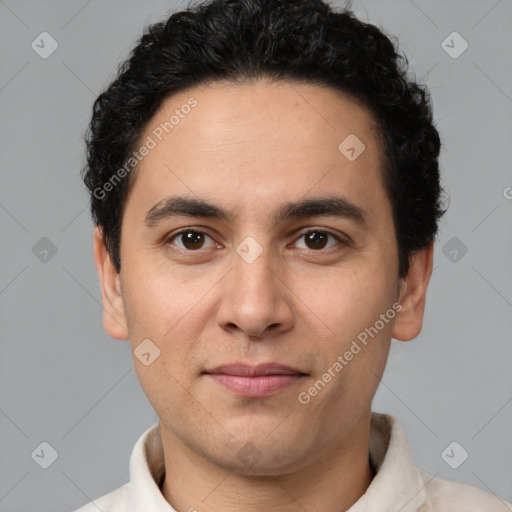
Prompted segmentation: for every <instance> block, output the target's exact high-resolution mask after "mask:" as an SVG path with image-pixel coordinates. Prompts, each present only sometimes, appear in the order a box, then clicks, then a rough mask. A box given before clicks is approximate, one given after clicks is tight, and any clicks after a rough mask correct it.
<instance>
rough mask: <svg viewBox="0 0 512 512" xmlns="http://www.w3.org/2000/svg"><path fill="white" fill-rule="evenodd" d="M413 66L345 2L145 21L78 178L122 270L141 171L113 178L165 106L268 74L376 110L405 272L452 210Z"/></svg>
mask: <svg viewBox="0 0 512 512" xmlns="http://www.w3.org/2000/svg"><path fill="white" fill-rule="evenodd" d="M407 64H408V63H407V58H406V57H405V56H401V55H399V54H398V53H397V50H396V48H395V46H394V44H393V43H392V42H391V40H390V39H389V38H388V37H387V36H386V35H384V34H383V33H382V32H381V31H380V30H379V29H378V28H377V27H376V26H374V25H371V24H368V23H364V22H362V21H360V20H358V19H357V18H356V17H355V15H354V14H353V12H352V11H351V10H350V8H349V7H344V8H343V9H340V10H338V11H335V10H334V9H333V8H332V7H331V6H330V5H328V4H326V3H325V2H324V1H322V0H209V1H207V2H203V3H199V4H196V5H193V6H189V7H188V8H187V9H186V10H185V11H182V12H177V13H174V14H172V15H171V16H170V17H169V18H168V20H167V21H162V22H159V23H155V24H153V25H150V26H149V27H147V28H146V30H145V31H144V33H143V35H142V37H141V38H140V40H139V41H138V44H137V45H136V46H135V48H134V49H133V50H132V51H131V54H130V57H129V58H128V59H127V60H126V61H124V62H123V63H122V64H120V66H119V69H118V74H117V77H116V79H115V80H114V81H113V82H112V83H111V84H110V85H109V86H108V88H106V90H105V91H104V92H103V93H102V94H101V95H100V96H99V97H98V98H97V99H96V101H95V103H94V107H93V115H92V120H91V122H90V125H89V127H88V130H87V134H86V149H87V164H86V166H85V167H84V168H83V170H82V177H83V180H84V182H85V184H86V186H87V187H88V189H89V192H90V194H91V211H92V217H93V220H94V223H95V224H96V225H97V226H99V227H101V229H102V232H103V237H104V241H105V244H106V246H107V249H108V252H109V254H110V257H111V259H112V261H113V263H114V265H115V267H116V269H117V271H118V272H119V271H120V268H121V260H120V244H121V222H122V217H123V208H124V204H125V203H126V198H127V193H128V191H129V190H130V187H131V186H132V183H133V176H134V174H135V172H132V173H130V174H129V176H128V179H118V180H117V182H115V183H113V178H116V176H114V174H115V173H116V172H118V170H120V169H122V168H124V169H125V170H126V162H127V161H128V160H129V159H130V156H131V155H132V154H133V152H134V150H135V148H136V147H137V143H138V141H139V139H140V137H141V135H142V133H143V131H144V129H145V127H146V125H147V123H148V122H149V120H150V119H151V118H152V116H153V115H154V114H155V113H156V111H157V109H158V108H159V107H160V106H161V104H162V102H163V101H164V100H165V99H166V98H168V97H169V96H171V95H172V94H174V93H178V92H181V91H183V90H186V89H188V88H191V87H194V86H197V85H207V84H208V83H212V82H214V81H221V80H222V81H226V80H227V81H230V82H232V83H243V82H247V81H250V80H256V79H259V78H270V79H271V80H276V81H278V80H284V81H285V80H289V81H301V82H308V83H311V84H318V85H322V86H328V87H332V88H333V89H335V90H339V91H342V92H344V93H347V94H349V95H351V96H352V97H353V98H355V99H357V100H359V101H361V102H362V103H363V104H364V105H366V107H367V108H369V110H370V111H371V112H372V113H373V115H374V117H375V120H376V121H377V124H378V126H379V135H380V137H379V141H380V143H381V147H382V153H383V155H382V156H383V158H382V160H383V168H382V173H383V178H384V180H383V182H384V184H385V188H386V192H387V194H388V197H389V198H390V201H391V204H392V209H393V212H392V213H393V219H394V226H395V233H396V240H397V247H398V259H399V262H398V268H399V271H398V272H399V276H398V277H399V278H404V277H405V276H406V275H407V272H408V269H409V263H410V261H409V260H410V257H411V255H413V254H414V252H416V251H417V250H420V249H422V248H424V247H426V246H427V245H428V244H429V243H430V242H432V241H434V238H435V235H436V233H437V230H438V221H439V219H440V218H441V217H442V215H443V214H444V213H445V211H446V210H444V209H443V208H442V204H441V196H442V193H443V189H442V187H441V185H440V176H439V166H438V156H439V150H440V145H441V144H440V138H439V134H438V132H437V130H436V128H435V127H434V123H433V116H432V109H431V105H430V96H429V94H428V91H427V90H426V88H425V86H422V85H420V84H418V83H416V82H415V81H414V80H412V79H408V77H407V76H406V75H407ZM132 160H133V159H132ZM134 169H135V166H134ZM125 172H126V171H125ZM122 174H125V173H122ZM117 178H119V174H118V176H117ZM107 192H108V193H107Z"/></svg>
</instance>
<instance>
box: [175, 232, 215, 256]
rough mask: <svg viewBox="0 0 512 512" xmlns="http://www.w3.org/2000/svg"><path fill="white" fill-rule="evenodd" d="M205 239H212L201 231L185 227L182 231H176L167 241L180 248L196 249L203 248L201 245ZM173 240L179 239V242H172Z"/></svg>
mask: <svg viewBox="0 0 512 512" xmlns="http://www.w3.org/2000/svg"><path fill="white" fill-rule="evenodd" d="M207 239H210V240H212V239H211V237H209V236H208V235H207V234H206V233H203V232H202V231H194V230H191V229H187V230H184V231H180V232H179V233H176V234H175V235H174V236H173V237H172V238H171V239H170V240H169V242H171V243H173V245H176V246H177V247H179V248H180V249H185V250H188V251H195V250H198V249H203V248H204V247H203V246H204V244H205V242H206V240H207ZM174 241H180V242H181V244H179V243H174ZM212 241H213V240H212Z"/></svg>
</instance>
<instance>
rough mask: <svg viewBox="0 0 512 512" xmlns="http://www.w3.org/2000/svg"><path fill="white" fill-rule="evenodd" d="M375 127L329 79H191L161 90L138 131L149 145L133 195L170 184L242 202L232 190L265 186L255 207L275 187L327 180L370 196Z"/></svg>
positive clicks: (316, 186)
mask: <svg viewBox="0 0 512 512" xmlns="http://www.w3.org/2000/svg"><path fill="white" fill-rule="evenodd" d="M376 135H377V128H376V124H375V121H374V118H373V116H372V115H371V113H370V112H369V110H368V109H367V108H366V107H365V106H363V105H362V104H360V103H359V102H357V101H356V100H354V99H353V98H351V97H349V96H348V95H345V94H343V93H340V92H338V91H336V90H334V89H331V88H327V87H320V86H317V85H313V84H308V83H300V82H265V81H259V82H251V83H245V84H232V83H226V82H215V83H212V84H208V85H206V86H199V87H194V88H191V89H188V90H187V91H182V92H180V93H178V94H175V95H172V96H171V97H169V98H167V99H166V100H165V101H164V102H163V104H162V105H161V107H160V109H159V110H158V111H157V113H156V114H155V115H154V117H153V118H152V119H151V121H150V122H149V123H148V124H147V126H146V128H145V130H144V133H143V135H142V137H141V139H140V140H141V142H142V143H144V142H145V141H148V140H150V139H151V141H152V144H151V145H152V146H153V147H152V149H151V150H150V151H149V153H148V154H147V155H146V156H145V157H144V158H143V159H142V160H141V161H140V163H139V165H138V168H137V169H136V171H135V172H136V174H135V180H134V181H135V183H134V185H133V190H132V192H131V193H130V195H132V194H134V195H137V196H138V197H140V198H141V200H142V202H146V203H148V204H149V203H152V204H154V203H156V202H158V201H159V200H161V199H163V198H164V197H165V196H167V195H170V194H171V193H173V194H178V193H184V192H185V193H187V194H188V195H196V196H201V197H202V198H205V199H206V198H210V199H215V198H216V197H219V196H223V197H224V200H225V204H226V203H231V205H232V206H233V208H240V207H241V205H240V204H237V199H240V198H242V197H243V198H244V200H245V202H246V205H247V206H249V205H250V204H251V200H252V199H254V201H257V200H258V194H259V193H260V192H263V191H264V194H263V196H265V197H263V196H262V197H259V200H260V211H261V206H263V204H264V203H265V200H267V201H268V203H269V204H271V203H272V202H274V201H275V200H276V198H277V196H279V197H281V198H282V200H283V202H284V201H285V200H290V199H298V198H299V197H301V196H304V195H306V194H307V193H308V191H311V193H313V195H316V196H318V195H319V194H320V195H322V194H325V193H327V192H332V190H333V187H334V188H338V189H339V190H340V191H342V192H343V191H345V192H350V194H351V195H352V199H354V200H357V199H358V198H359V200H360V201H362V202H367V203H368V201H369V202H371V199H370V198H369V197H366V198H364V197H363V196H364V195H366V196H369V195H371V192H372V191H373V194H374V196H375V197H374V198H373V199H375V200H377V199H379V198H378V197H377V196H379V195H380V200H382V199H383V197H382V195H383V194H385V192H384V190H383V187H382V178H381V160H382V158H381V153H380V147H379V144H378V141H377V136H376ZM354 157H356V158H354ZM271 189H273V190H276V194H277V195H276V196H272V194H269V190H271ZM365 189H366V193H363V192H364V190H365ZM278 192H279V193H278ZM283 194H284V195H285V196H286V197H283ZM358 196H359V197H358ZM152 204H151V205H152ZM367 206H369V205H367ZM367 209H370V208H367Z"/></svg>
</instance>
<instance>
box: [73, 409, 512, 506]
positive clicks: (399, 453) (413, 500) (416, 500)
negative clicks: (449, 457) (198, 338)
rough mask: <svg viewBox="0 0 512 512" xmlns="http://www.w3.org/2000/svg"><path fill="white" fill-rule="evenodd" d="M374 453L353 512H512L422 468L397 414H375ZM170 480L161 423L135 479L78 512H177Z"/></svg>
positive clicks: (137, 458)
mask: <svg viewBox="0 0 512 512" xmlns="http://www.w3.org/2000/svg"><path fill="white" fill-rule="evenodd" d="M369 451H370V459H371V461H372V464H373V467H374V468H375V470H376V475H375V477H374V478H373V480H372V482H371V484H370V486H369V487H368V489H367V490H366V492H365V494H364V495H363V496H361V498H359V500H357V502H356V503H354V504H353V505H352V507H350V509H349V510H348V511H347V512H399V511H400V512H505V511H507V510H509V511H512V505H510V504H509V503H506V502H505V501H503V500H502V499H500V498H498V497H497V496H495V495H493V494H490V493H487V492H485V491H483V490H481V489H478V488H476V487H472V486H470V485H466V484H461V483H457V482H452V481H448V480H441V479H439V478H435V477H432V476H430V475H429V474H427V473H425V472H424V471H422V470H421V469H419V468H417V467H416V466H415V465H414V462H413V458H412V451H411V448H410V446H409V443H408V441H407V437H406V435H405V432H404V431H403V429H402V427H401V426H400V424H399V423H398V421H397V420H396V419H395V418H393V417H392V416H389V415H387V414H379V413H372V423H371V431H370V447H369ZM164 476H165V463H164V452H163V447H162V440H161V437H160V430H159V428H158V423H156V424H155V425H153V426H152V427H150V428H149V429H147V430H146V431H145V432H144V433H143V434H142V436H141V437H140V438H139V439H138V440H137V442H136V444H135V446H134V448H133V452H132V456H131V459H130V480H131V481H130V482H128V483H126V484H124V485H123V486H121V487H119V488H118V489H116V490H114V491H112V492H110V493H108V494H105V495H104V496H101V497H100V498H97V499H96V500H94V502H90V503H88V504H86V505H84V506H83V507H81V508H80V509H78V510H76V511H75V512H98V510H101V511H102V512H176V511H175V509H174V508H172V506H171V505H170V504H169V503H168V502H167V501H166V500H165V498H164V496H163V494H162V492H161V491H160V486H161V485H162V483H163V479H164Z"/></svg>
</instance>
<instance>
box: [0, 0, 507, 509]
mask: <svg viewBox="0 0 512 512" xmlns="http://www.w3.org/2000/svg"><path fill="white" fill-rule="evenodd" d="M183 6H185V2H172V1H162V0H160V1H156V0H153V1H145V2H141V1H133V0H132V1H123V2H121V1H117V0H116V1H114V0H108V1H102V2H100V1H99V0H92V1H91V0H90V1H86V0H85V1H84V0H74V1H70V0H68V1H66V2H64V1H58V2H56V1H45V2H42V1H22V0H18V1H15V0H5V1H1V2H0V17H1V18H0V19H1V21H0V41H1V46H0V55H1V79H0V109H1V115H2V123H1V124H0V140H1V156H2V158H1V161H0V165H1V167H2V171H1V187H0V225H1V230H2V243H1V246H0V251H1V253H0V257H1V266H0V315H1V317H0V320H1V358H0V433H1V436H0V441H1V452H0V461H1V468H0V512H7V511H9V512H15V511H24V512H28V511H35V510H38V511H41V512H43V511H44V512H50V511H51V512H69V511H71V510H73V509H74V508H76V507H78V506H79V505H81V504H83V503H85V502H87V501H89V499H91V498H96V497H98V496H100V495H102V494H104V493H106V492H109V491H111V490H113V489H114V488H116V487H118V486H120V485H122V484H123V483H125V482H126V481H128V479H129V465H128V464H129V458H130V455H131V450H132V447H133V444H134V443H135V441H136V439H137V438H138V437H139V435H140V434H141V433H142V432H143V431H144V430H145V429H146V428H148V427H149V426H150V425H151V424H153V423H155V422H156V421H157V417H156V415H155V413H154V411H153V410H152V408H151V406H150V405H149V404H148V402H147V400H146V397H145V395H144V393H143V391H142V390H141V388H140V386H139V384H138V381H137V378H136V375H135V373H134V370H133V363H132V359H131V354H130V347H129V343H128V342H118V341H115V340H112V339H110V338H109V337H108V336H107V335H106V334H105V333H104V331H103V328H102V315H101V313H102V311H101V305H100V300H101V299H100V297H101V296H100V289H99V284H98V279H97V275H96V271H95V268H94V263H93V256H92V224H91V221H90V219H89V212H88V197H87V195H86V192H85V189H84V186H83V185H82V183H81V180H80V177H79V169H80V167H81V166H82V165H83V163H84V148H83V143H82V139H81V137H82V135H83V132H84V130H85V128H86V126H87V122H88V120H89V118H90V113H91V106H92V102H93V100H94V99H95V97H96V96H97V95H98V93H99V92H100V91H101V89H102V88H103V87H104V86H105V85H106V84H107V83H108V82H109V81H110V80H111V79H112V78H113V76H114V72H115V69H116V66H117V64H118V62H120V60H121V59H124V58H125V57H126V56H127V55H128V51H129V49H130V48H131V47H132V45H133V43H134V42H135V40H136V38H137V37H139V36H140V35H141V33H142V30H143V27H144V26H146V25H147V24H148V23H152V22H155V21H159V20H161V19H163V18H165V15H166V12H167V11H168V10H175V9H177V8H178V7H183ZM353 7H354V10H355V12H356V14H358V15H359V16H360V17H361V18H363V19H369V20H370V21H371V22H372V23H374V24H376V25H378V26H381V27H383V28H384V29H385V31H386V32H387V33H388V34H396V35H397V37H398V39H399V42H400V44H401V48H402V50H403V51H404V52H405V53H406V54H407V56H408V57H409V60H410V64H411V67H412V68H413V70H414V71H415V73H416V76H417V77H418V78H420V79H423V80H424V81H425V82H426V83H427V85H428V86H429V87H430V89H431V92H432V95H433V101H434V108H435V115H436V118H437V120H438V127H439V130H440V133H441V137H442V139H443V143H444V148H443V152H442V157H441V165H442V171H443V174H444V178H443V185H444V187H445V188H446V190H447V192H448V194H449V195H450V199H451V203H450V208H449V212H448V214H447V216H446V218H445V220H444V222H443V224H442V225H441V233H440V236H439V240H438V243H437V246H436V251H435V256H434V258H435V260H434V265H435V271H434V273H433V275H432V279H431V284H430V288H429V292H428V296H427V307H426V317H425V322H424V327H423V331H422V333H421V335H420V336H419V337H418V338H417V339H416V340H415V341H412V342H409V343H400V342H397V341H393V346H392V354H391V357H390V359H389V362H388V367H387V370H386V373H385V375H384V379H383V382H382V384H381V386H380V388H379V391H378V393H377V396H376V399H375V403H374V409H375V410H377V411H382V412H389V413H391V414H394V415H395V416H396V417H398V418H399V420H400V421H401V423H402V425H403V426H404V428H405V430H406V432H407V434H408V436H409V439H410V441H411V444H412V448H413V452H414V456H415V460H416V463H417V465H418V466H420V467H421V468H423V469H424V470H425V471H427V472H429V473H431V474H433V475H437V476H438V477H441V478H447V479H452V480H458V481H464V482H468V483H470V484H472V485H476V486H478V487H481V488H483V489H487V490H489V491H491V492H494V493H496V494H498V495H500V496H502V497H503V498H504V499H507V500H509V501H512V483H511V482H512V470H511V465H510V461H511V460H512V438H511V425H512V379H511V375H512V364H511V361H512V343H511V341H512V340H511V338H512V336H511V332H512V314H511V312H512V286H511V283H512V265H511V262H512V257H511V256H512V236H511V233H512V230H511V228H512V225H511V224H512V222H511V219H512V200H511V199H507V197H506V195H508V197H511V196H512V189H510V188H507V187H512V173H511V161H512V144H511V142H512V115H511V114H512V67H511V64H510V63H511V61H512V59H511V54H512V51H511V48H512V33H511V31H510V27H511V26H512V2H511V1H510V0H501V1H496V0H485V1H484V0H481V1H476V0H474V1H467V0H465V1H462V0H460V1H450V2H445V1H441V0H437V1H427V0H415V1H412V0H394V1H389V0H388V1H386V2H382V1H377V0H372V1H370V0H367V1H365V2H362V1H356V2H354V6H353ZM43 31H47V32H49V33H50V34H51V36H52V37H53V38H55V40H56V41H57V42H58V44H59V46H58V49H57V50H56V51H55V52H54V53H53V54H52V55H51V56H50V57H48V58H47V59H43V58H41V57H40V56H39V55H38V54H37V53H36V52H35V51H34V50H33V49H32V48H31V42H32V41H33V40H35V39H36V38H37V37H38V35H39V34H40V33H41V32H43ZM453 31H457V32H459V33H460V34H461V36H462V37H463V38H464V39H465V40H467V42H468V44H469V47H468V49H467V50H466V51H465V52H464V53H463V54H462V55H460V56H459V57H458V58H456V59H454V58H452V57H450V56H449V55H448V54H447V53H446V52H445V51H444V50H443V48H442V47H441V43H442V41H443V40H445V38H446V37H447V36H448V35H449V34H451V33H452V32H453ZM448 41H450V40H448ZM459 43H460V41H459V42H454V43H453V44H452V43H451V42H450V43H449V44H450V45H452V46H454V45H455V50H457V49H458V48H460V45H459ZM47 48H48V46H47ZM507 191H509V193H508V194H507ZM42 237H47V238H49V239H50V240H51V241H52V243H53V244H54V245H55V247H56V248H57V253H56V254H55V255H53V256H52V253H51V252H49V253H48V254H47V255H46V261H44V257H43V255H42V254H41V253H39V257H36V255H37V254H38V250H39V251H40V250H41V247H40V246H36V249H35V250H34V252H35V253H36V254H34V252H33V247H34V245H35V244H36V243H37V242H38V241H39V240H40V239H41V238H42ZM453 237H456V239H455V240H451V239H452V238H453ZM450 240H451V242H450V244H451V245H448V246H446V244H447V243H448V242H449V241H450ZM45 243H47V242H40V244H43V246H42V247H43V249H44V247H45V246H44V244H45ZM453 244H455V245H453ZM461 244H464V245H465V246H466V247H467V249H468V250H467V253H466V254H464V255H463V256H462V257H461V255H462V251H461V247H462V245H461ZM443 247H445V250H444V251H445V252H443ZM38 248H39V249H38ZM453 248H455V249H456V250H457V257H456V258H455V253H453V252H452V254H451V255H450V251H453ZM37 249H38V250H37ZM445 253H446V254H445ZM40 258H43V261H41V260H40ZM43 441H46V442H48V443H50V445H51V446H52V447H53V448H54V449H55V450H56V451H57V452H58V458H57V460H56V461H55V462H54V463H53V464H52V465H51V466H50V467H49V468H48V469H42V468H41V467H40V466H39V465H38V464H36V462H35V458H32V456H31V454H32V453H33V451H34V450H35V449H36V448H38V447H39V445H40V443H41V442H43ZM453 441H457V442H458V443H459V444H460V445H461V446H462V447H463V448H464V449H465V450H466V451H467V452H468V453H469V458H468V459H467V460H466V461H465V462H464V463H463V464H462V465H461V466H460V467H459V468H458V469H452V468H451V467H450V466H449V465H448V464H447V463H446V462H445V461H444V460H443V458H442V457H441V453H442V452H443V450H444V449H445V448H446V447H447V446H448V445H449V444H450V443H451V442H453ZM457 450H459V451H457ZM46 453H49V451H48V450H47V452H46ZM454 453H455V456H456V457H460V453H462V452H461V451H460V449H459V448H457V449H456V451H455V452H454ZM499 509H500V505H499V502H497V507H496V510H497V511H498V510H499Z"/></svg>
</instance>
